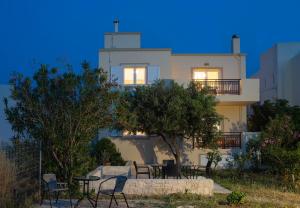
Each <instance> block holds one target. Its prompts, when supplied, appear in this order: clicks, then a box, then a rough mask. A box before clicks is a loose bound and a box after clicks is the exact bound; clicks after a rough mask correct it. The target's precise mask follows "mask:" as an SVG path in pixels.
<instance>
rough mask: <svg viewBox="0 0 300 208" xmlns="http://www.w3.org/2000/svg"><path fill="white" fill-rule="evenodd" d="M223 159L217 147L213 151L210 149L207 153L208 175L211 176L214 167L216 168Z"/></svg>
mask: <svg viewBox="0 0 300 208" xmlns="http://www.w3.org/2000/svg"><path fill="white" fill-rule="evenodd" d="M221 160H222V157H221V153H220V151H219V150H217V149H213V151H210V152H208V153H207V164H206V175H207V176H211V173H212V168H211V166H212V165H213V168H214V169H215V168H216V167H217V165H218V163H219V162H220V161H221Z"/></svg>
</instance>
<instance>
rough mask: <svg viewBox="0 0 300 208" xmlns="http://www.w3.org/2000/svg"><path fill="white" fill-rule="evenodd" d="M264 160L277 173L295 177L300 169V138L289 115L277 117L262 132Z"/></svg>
mask: <svg viewBox="0 0 300 208" xmlns="http://www.w3.org/2000/svg"><path fill="white" fill-rule="evenodd" d="M261 153H262V159H263V162H264V163H265V164H266V165H268V166H269V167H270V169H272V170H273V171H275V172H276V173H279V174H281V175H284V176H286V175H290V176H291V177H293V178H294V177H295V175H298V174H299V170H300V140H299V138H298V137H297V136H296V134H295V129H294V125H293V123H292V121H291V118H290V117H288V116H282V117H276V118H275V119H273V120H271V121H270V123H269V124H268V125H267V127H266V130H265V131H264V132H263V133H262V139H261Z"/></svg>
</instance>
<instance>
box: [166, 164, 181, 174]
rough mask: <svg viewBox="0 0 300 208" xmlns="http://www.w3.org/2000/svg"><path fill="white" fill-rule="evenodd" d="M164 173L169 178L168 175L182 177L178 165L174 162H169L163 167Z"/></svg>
mask: <svg viewBox="0 0 300 208" xmlns="http://www.w3.org/2000/svg"><path fill="white" fill-rule="evenodd" d="M163 173H164V177H166V178H168V177H176V178H178V177H180V176H179V173H178V170H177V167H176V165H175V164H173V163H167V165H166V166H164V167H163Z"/></svg>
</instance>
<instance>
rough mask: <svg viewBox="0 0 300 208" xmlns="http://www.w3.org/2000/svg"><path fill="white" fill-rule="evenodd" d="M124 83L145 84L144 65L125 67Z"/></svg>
mask: <svg viewBox="0 0 300 208" xmlns="http://www.w3.org/2000/svg"><path fill="white" fill-rule="evenodd" d="M124 84H125V85H126V84H127V85H133V84H146V68H145V67H137V68H134V67H125V68H124Z"/></svg>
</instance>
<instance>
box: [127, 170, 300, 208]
mask: <svg viewBox="0 0 300 208" xmlns="http://www.w3.org/2000/svg"><path fill="white" fill-rule="evenodd" d="M213 178H214V180H215V181H216V182H217V183H219V184H220V185H223V186H224V187H226V188H228V189H230V190H233V191H242V192H245V193H246V199H245V203H244V204H242V205H238V206H236V207H270V208H274V207H300V187H296V188H292V187H289V186H287V185H284V183H283V182H282V181H281V180H280V179H279V178H276V177H275V176H273V175H268V174H263V173H259V174H258V173H245V174H244V175H243V176H241V177H239V176H237V174H235V173H232V172H229V171H222V172H218V173H216V174H215V176H214V177H213ZM226 196H227V195H224V194H215V195H214V196H213V197H202V196H197V195H193V194H189V193H187V194H174V195H169V196H165V197H156V198H143V199H140V198H131V200H130V205H131V206H132V207H170V208H171V207H180V206H182V207H185V206H186V207H188V206H194V207H231V206H229V205H228V204H227V201H226Z"/></svg>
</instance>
